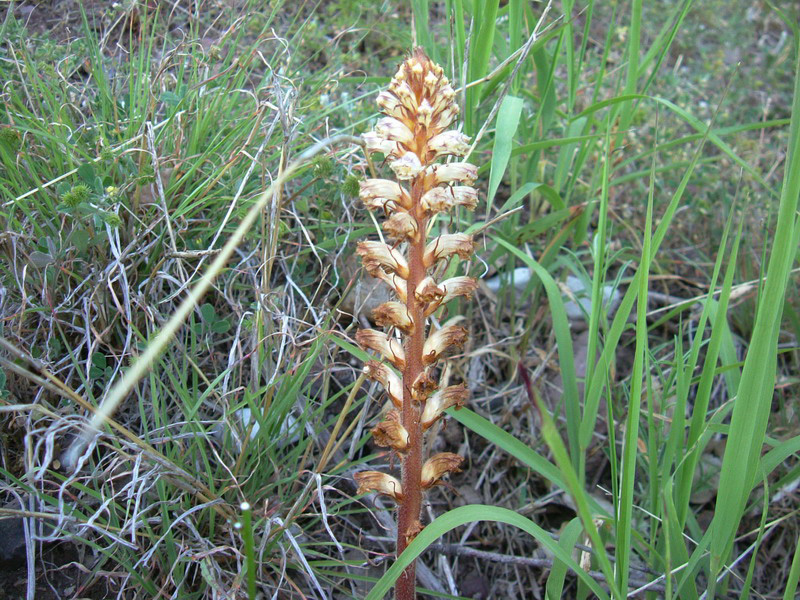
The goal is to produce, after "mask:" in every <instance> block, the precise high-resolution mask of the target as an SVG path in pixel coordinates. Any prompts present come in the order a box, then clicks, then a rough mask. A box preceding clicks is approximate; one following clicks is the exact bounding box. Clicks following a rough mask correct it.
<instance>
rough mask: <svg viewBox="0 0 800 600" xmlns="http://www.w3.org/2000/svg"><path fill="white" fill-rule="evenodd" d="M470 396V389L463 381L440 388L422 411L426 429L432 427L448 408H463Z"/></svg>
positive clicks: (423, 425)
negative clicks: (468, 389)
mask: <svg viewBox="0 0 800 600" xmlns="http://www.w3.org/2000/svg"><path fill="white" fill-rule="evenodd" d="M468 397H469V391H467V388H466V386H465V385H464V384H463V383H462V384H459V385H451V386H448V387H446V388H444V389H443V390H439V391H438V392H436V393H435V394H433V395H432V396H431V397H430V398H428V400H427V402H425V408H424V410H423V411H422V427H423V428H424V429H428V428H429V427H431V426H432V425H433V424H434V423H435V422H436V421H438V420H439V418H440V417H441V416H442V413H443V412H444V411H446V410H447V409H448V408H451V407H453V406H455V407H457V408H461V407H462V406H464V404H465V403H466V402H467V398H468Z"/></svg>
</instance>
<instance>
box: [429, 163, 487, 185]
mask: <svg viewBox="0 0 800 600" xmlns="http://www.w3.org/2000/svg"><path fill="white" fill-rule="evenodd" d="M428 172H429V173H431V174H432V175H433V181H434V185H439V184H440V183H450V182H451V181H463V182H464V183H466V184H467V185H472V184H473V183H474V182H475V179H477V177H478V167H476V166H475V165H473V164H470V163H467V162H452V163H447V164H444V165H441V164H439V165H432V166H430V167H428Z"/></svg>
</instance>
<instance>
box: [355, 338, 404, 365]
mask: <svg viewBox="0 0 800 600" xmlns="http://www.w3.org/2000/svg"><path fill="white" fill-rule="evenodd" d="M356 342H358V345H359V346H361V347H362V348H366V349H369V350H374V351H375V352H377V353H378V354H380V355H381V356H383V357H384V358H385V359H386V360H388V361H389V362H390V363H392V364H393V365H394V366H395V367H397V368H398V369H403V368H404V367H405V366H406V353H405V351H404V350H403V345H402V344H401V343H400V342H398V341H397V340H395V339H390V338H389V336H387V335H386V334H385V333H383V332H382V331H377V330H375V329H359V330H358V332H357V333H356Z"/></svg>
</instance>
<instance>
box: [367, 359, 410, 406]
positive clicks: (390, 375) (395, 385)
mask: <svg viewBox="0 0 800 600" xmlns="http://www.w3.org/2000/svg"><path fill="white" fill-rule="evenodd" d="M364 373H365V374H366V375H367V377H369V378H370V379H372V380H373V381H377V382H378V383H380V384H381V385H382V386H383V389H385V390H386V393H387V394H388V395H389V399H390V400H391V401H392V404H394V405H395V406H396V407H397V408H402V407H403V383H402V382H401V381H400V377H398V376H397V374H395V372H394V371H392V370H391V369H390V368H389V367H387V366H386V365H384V364H381V363H379V362H377V361H374V360H369V361H367V362H366V363H365V364H364Z"/></svg>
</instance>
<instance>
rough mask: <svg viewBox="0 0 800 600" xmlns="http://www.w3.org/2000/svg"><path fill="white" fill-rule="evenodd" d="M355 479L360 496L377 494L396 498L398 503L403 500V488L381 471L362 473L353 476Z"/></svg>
mask: <svg viewBox="0 0 800 600" xmlns="http://www.w3.org/2000/svg"><path fill="white" fill-rule="evenodd" d="M353 478H354V479H355V480H356V483H357V484H358V491H357V493H358V494H366V493H368V492H375V493H377V494H381V495H383V496H389V497H391V498H394V499H395V501H397V502H400V501H401V500H402V499H403V486H402V485H400V482H399V481H398V480H397V479H396V478H395V477H392V476H391V475H387V474H386V473H381V472H380V471H361V472H360V473H356V474H355V475H353Z"/></svg>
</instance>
